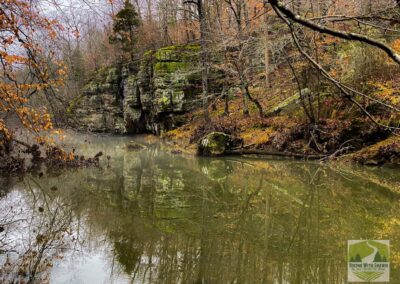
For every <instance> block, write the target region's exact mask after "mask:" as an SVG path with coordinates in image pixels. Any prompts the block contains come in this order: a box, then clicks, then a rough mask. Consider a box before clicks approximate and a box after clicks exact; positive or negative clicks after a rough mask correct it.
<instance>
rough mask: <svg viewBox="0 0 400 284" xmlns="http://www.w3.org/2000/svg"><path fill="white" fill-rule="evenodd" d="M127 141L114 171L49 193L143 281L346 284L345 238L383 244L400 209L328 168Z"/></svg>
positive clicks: (378, 190) (368, 185)
mask: <svg viewBox="0 0 400 284" xmlns="http://www.w3.org/2000/svg"><path fill="white" fill-rule="evenodd" d="M118 145H119V146H118V148H115V149H114V151H115V152H113V153H110V154H112V157H113V158H112V159H111V162H110V167H107V166H106V165H104V167H103V169H84V170H79V171H69V172H65V173H63V174H62V175H60V176H58V177H55V178H48V179H42V180H41V185H42V186H43V188H45V189H47V190H49V189H50V188H51V187H52V186H54V185H57V186H58V187H59V190H58V191H57V195H58V196H59V197H60V198H62V199H63V200H65V204H74V211H75V215H76V216H80V217H78V218H82V219H84V221H85V222H84V226H85V227H86V232H88V237H87V238H88V239H90V240H96V238H99V237H100V236H106V241H107V242H108V243H109V244H110V245H111V247H112V248H113V249H112V251H113V254H114V255H113V256H110V257H111V258H115V259H116V260H117V261H118V263H119V264H120V265H121V267H122V269H123V270H124V272H125V273H127V274H129V275H130V277H131V278H132V279H135V280H136V281H138V282H151V283H158V282H160V283H177V282H183V283H232V282H236V283H271V282H273V281H274V280H275V281H277V282H278V283H300V282H307V283H317V282H321V283H344V282H345V279H346V278H347V266H346V256H345V252H346V244H347V240H348V239H354V238H356V239H357V238H360V237H364V236H368V237H370V238H372V237H378V236H380V234H381V231H382V224H383V221H384V220H386V219H387V218H391V217H392V215H393V214H395V213H398V212H397V211H396V210H397V209H396V208H397V207H396V206H397V200H398V196H397V195H396V194H394V193H391V192H390V191H388V190H387V188H385V187H382V186H378V185H377V184H376V183H372V182H370V181H366V180H364V179H360V178H358V177H355V176H350V175H346V174H343V173H339V172H336V171H334V170H332V169H330V168H328V167H327V166H324V165H319V164H311V163H303V162H295V161H270V162H265V161H261V160H259V159H242V158H235V157H229V158H221V159H207V158H194V157H183V156H176V155H170V154H168V153H167V152H166V151H164V150H163V147H162V146H161V145H159V144H153V145H148V148H147V149H146V150H143V151H140V152H131V151H128V150H126V149H125V148H124V145H123V144H118ZM93 151H95V149H93ZM366 212H368V214H365V213H366ZM377 216H378V217H377ZM146 280H147V281H146Z"/></svg>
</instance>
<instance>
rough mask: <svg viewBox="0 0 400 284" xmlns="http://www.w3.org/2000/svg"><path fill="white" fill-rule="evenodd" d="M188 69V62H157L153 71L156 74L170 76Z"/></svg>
mask: <svg viewBox="0 0 400 284" xmlns="http://www.w3.org/2000/svg"><path fill="white" fill-rule="evenodd" d="M188 67H189V63H188V62H157V63H156V64H155V66H154V70H155V72H156V73H158V74H163V73H167V74H170V73H174V72H176V71H179V70H185V69H187V68H188Z"/></svg>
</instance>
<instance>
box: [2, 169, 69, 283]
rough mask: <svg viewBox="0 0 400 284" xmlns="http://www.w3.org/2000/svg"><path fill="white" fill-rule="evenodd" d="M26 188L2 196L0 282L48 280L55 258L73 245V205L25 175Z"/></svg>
mask: <svg viewBox="0 0 400 284" xmlns="http://www.w3.org/2000/svg"><path fill="white" fill-rule="evenodd" d="M23 185H24V187H25V189H26V190H25V191H24V192H23V193H20V192H18V191H13V192H12V193H10V194H9V195H8V196H6V197H5V198H4V199H2V200H1V203H2V211H1V214H0V226H1V227H2V228H3V234H2V238H0V247H1V249H2V253H1V255H0V257H1V258H0V259H1V262H0V264H1V267H0V283H47V282H48V281H49V270H50V268H51V267H52V263H53V261H54V259H57V258H59V257H61V256H62V254H63V252H64V251H65V250H68V249H71V245H72V243H73V240H72V239H73V238H74V236H73V232H72V231H71V229H72V228H71V225H72V223H73V222H72V207H71V206H70V205H67V204H65V203H64V202H63V201H62V200H61V199H60V198H58V197H57V196H55V195H53V196H51V195H50V194H49V192H46V191H45V190H43V188H42V187H41V185H40V183H39V182H38V181H37V180H36V179H35V178H33V177H29V176H27V177H26V178H24V181H23Z"/></svg>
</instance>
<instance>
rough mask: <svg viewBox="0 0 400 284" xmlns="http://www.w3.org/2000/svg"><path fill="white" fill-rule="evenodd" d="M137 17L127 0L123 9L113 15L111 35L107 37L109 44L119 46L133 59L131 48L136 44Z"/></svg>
mask: <svg viewBox="0 0 400 284" xmlns="http://www.w3.org/2000/svg"><path fill="white" fill-rule="evenodd" d="M139 24H140V22H139V15H138V13H137V12H136V10H135V7H134V6H133V5H132V3H131V2H130V1H129V0H125V2H124V7H123V8H122V9H121V10H120V11H119V12H118V13H117V14H116V15H115V17H114V23H113V35H111V36H110V37H109V40H110V43H111V44H120V45H121V48H122V50H123V51H124V52H127V53H128V54H129V55H130V57H131V59H133V48H134V46H135V43H136V29H137V27H139Z"/></svg>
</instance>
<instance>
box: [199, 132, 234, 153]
mask: <svg viewBox="0 0 400 284" xmlns="http://www.w3.org/2000/svg"><path fill="white" fill-rule="evenodd" d="M234 142H235V139H234V138H233V137H232V136H231V135H228V134H225V133H222V132H211V133H209V134H207V135H206V136H204V137H203V138H202V139H200V141H199V144H198V148H197V153H198V154H199V155H200V156H219V155H223V154H224V153H225V152H226V151H227V150H230V149H231V148H232V147H233V146H234Z"/></svg>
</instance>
